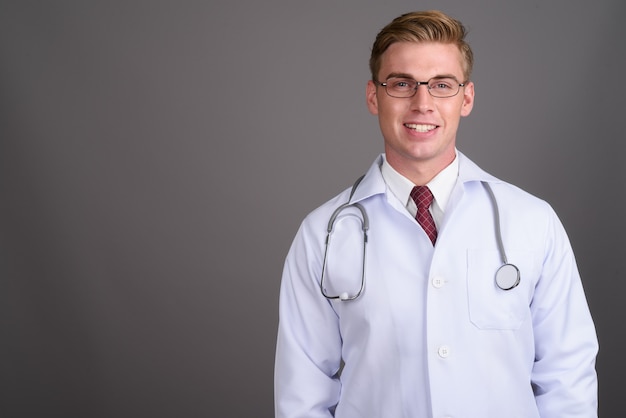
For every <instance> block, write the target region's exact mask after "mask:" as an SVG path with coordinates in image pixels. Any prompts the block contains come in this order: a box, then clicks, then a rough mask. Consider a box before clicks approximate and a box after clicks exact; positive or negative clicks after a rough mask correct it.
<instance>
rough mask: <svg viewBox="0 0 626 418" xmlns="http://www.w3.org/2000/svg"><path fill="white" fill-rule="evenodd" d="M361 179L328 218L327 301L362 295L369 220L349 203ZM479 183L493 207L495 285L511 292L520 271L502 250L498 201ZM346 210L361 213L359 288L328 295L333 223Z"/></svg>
mask: <svg viewBox="0 0 626 418" xmlns="http://www.w3.org/2000/svg"><path fill="white" fill-rule="evenodd" d="M363 177H365V176H364V175H363V176H361V177H359V178H358V179H357V181H356V182H355V183H354V185H353V186H352V190H351V191H350V197H348V201H347V202H346V203H344V204H342V205H341V206H339V207H337V209H335V211H334V212H333V213H332V215H331V216H330V219H329V220H328V227H327V229H326V231H327V234H326V244H325V247H326V248H325V250H324V262H323V265H322V278H321V279H320V291H321V292H322V295H323V296H324V297H325V298H327V299H339V300H341V301H349V300H355V299H356V298H358V297H359V296H361V294H362V293H363V289H365V255H366V251H367V238H368V237H367V231H368V230H369V218H368V216H367V211H366V210H365V208H364V207H363V205H361V204H360V203H358V202H355V203H351V200H352V196H354V192H355V191H356V188H357V187H358V186H359V183H361V180H363ZM481 183H482V185H483V187H484V188H485V189H486V190H487V194H488V195H489V199H490V200H491V205H492V206H493V211H494V223H495V233H496V243H497V244H498V250H499V252H500V257H501V259H502V266H500V267H499V268H498V269H497V270H496V274H495V283H496V286H498V288H500V289H501V290H511V289H513V288H515V287H516V286H517V285H519V283H520V278H521V277H520V271H519V269H518V268H517V266H515V264H511V263H509V262H508V260H507V257H506V251H505V250H504V244H503V243H502V231H501V230H500V210H499V208H498V201H497V200H496V197H495V195H494V194H493V190H491V186H490V185H489V184H488V183H487V182H484V181H482V182H481ZM348 208H356V209H357V210H358V211H359V212H360V213H361V231H362V232H363V264H362V266H361V286H360V287H359V290H358V291H357V292H356V293H352V294H350V293H348V292H342V293H340V294H338V295H330V294H328V293H327V292H326V287H325V286H324V281H325V278H326V261H327V257H328V248H329V244H330V240H331V236H332V233H333V230H334V227H335V221H336V219H337V217H338V216H339V215H340V214H341V213H342V212H343V211H344V210H346V209H348Z"/></svg>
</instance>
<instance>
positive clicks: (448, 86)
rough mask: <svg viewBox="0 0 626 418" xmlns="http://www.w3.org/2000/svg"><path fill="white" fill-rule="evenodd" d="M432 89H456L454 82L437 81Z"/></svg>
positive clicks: (431, 86) (432, 85)
mask: <svg viewBox="0 0 626 418" xmlns="http://www.w3.org/2000/svg"><path fill="white" fill-rule="evenodd" d="M430 88H431V89H437V90H449V89H452V88H454V82H453V81H452V80H436V81H434V82H433V83H432V84H431V85H430Z"/></svg>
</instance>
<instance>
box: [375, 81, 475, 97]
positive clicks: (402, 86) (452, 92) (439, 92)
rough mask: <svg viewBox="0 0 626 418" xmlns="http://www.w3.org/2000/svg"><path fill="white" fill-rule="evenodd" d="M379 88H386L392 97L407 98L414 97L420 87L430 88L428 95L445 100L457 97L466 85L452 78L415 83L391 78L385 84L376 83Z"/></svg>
mask: <svg viewBox="0 0 626 418" xmlns="http://www.w3.org/2000/svg"><path fill="white" fill-rule="evenodd" d="M374 82H375V83H376V84H378V85H379V86H382V87H384V88H385V91H386V92H387V94H388V95H389V96H391V97H398V98H406V97H413V96H415V93H417V88H418V87H419V86H420V85H422V84H423V85H425V86H426V87H427V88H428V93H430V95H431V96H433V97H438V98H445V97H452V96H456V95H457V94H458V93H459V90H460V89H461V87H464V86H465V83H459V82H458V80H457V79H455V78H451V77H434V78H431V79H430V80H428V81H415V80H413V79H412V78H402V77H390V78H388V79H387V81H385V82H384V83H381V82H379V81H374Z"/></svg>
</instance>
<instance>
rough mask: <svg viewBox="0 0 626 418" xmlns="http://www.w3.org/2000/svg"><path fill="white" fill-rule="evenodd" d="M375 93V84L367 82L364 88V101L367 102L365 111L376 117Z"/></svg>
mask: <svg viewBox="0 0 626 418" xmlns="http://www.w3.org/2000/svg"><path fill="white" fill-rule="evenodd" d="M376 91H377V89H376V84H374V82H373V81H372V80H369V81H368V82H367V87H366V88H365V101H366V102H367V109H368V110H369V111H370V113H371V114H372V115H378V96H377V95H376Z"/></svg>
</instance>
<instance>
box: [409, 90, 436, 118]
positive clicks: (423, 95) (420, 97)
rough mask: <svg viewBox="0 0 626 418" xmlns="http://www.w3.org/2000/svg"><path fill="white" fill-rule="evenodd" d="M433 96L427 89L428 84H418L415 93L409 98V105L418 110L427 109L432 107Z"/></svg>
mask: <svg viewBox="0 0 626 418" xmlns="http://www.w3.org/2000/svg"><path fill="white" fill-rule="evenodd" d="M432 104H433V96H431V95H430V92H429V91H428V84H419V85H418V86H417V89H416V91H415V95H414V96H413V97H412V98H411V105H412V107H413V108H414V109H416V110H419V111H422V112H424V111H428V110H430V109H432Z"/></svg>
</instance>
